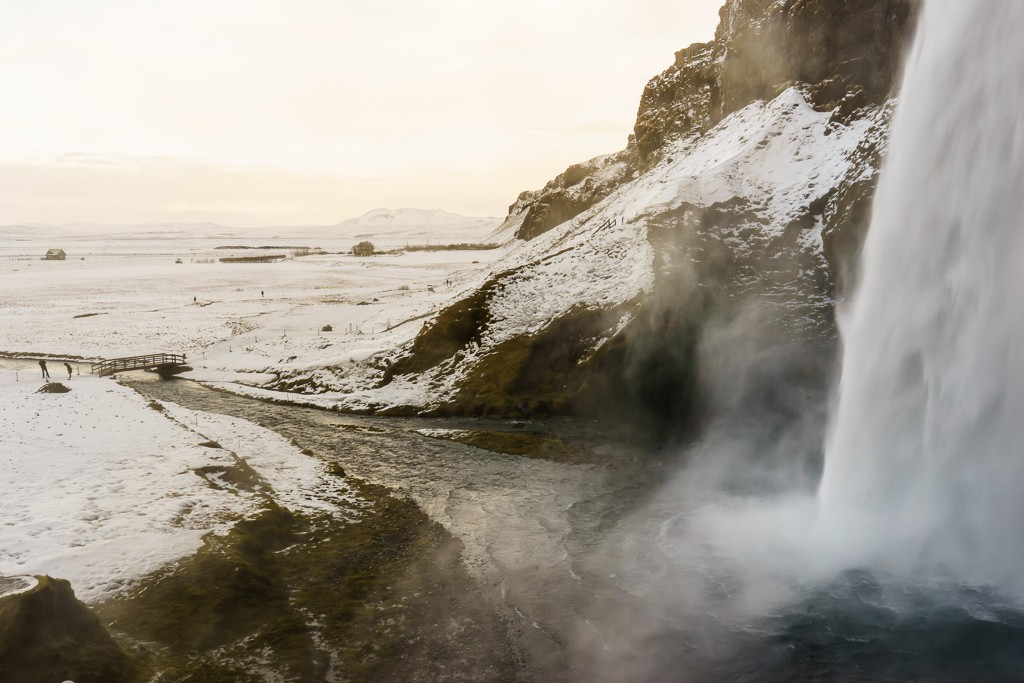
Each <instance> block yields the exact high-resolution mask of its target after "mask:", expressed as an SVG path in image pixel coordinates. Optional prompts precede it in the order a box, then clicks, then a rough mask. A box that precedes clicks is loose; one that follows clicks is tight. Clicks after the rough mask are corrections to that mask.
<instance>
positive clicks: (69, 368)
mask: <svg viewBox="0 0 1024 683" xmlns="http://www.w3.org/2000/svg"><path fill="white" fill-rule="evenodd" d="M64 367H66V368H67V369H68V379H71V363H64Z"/></svg>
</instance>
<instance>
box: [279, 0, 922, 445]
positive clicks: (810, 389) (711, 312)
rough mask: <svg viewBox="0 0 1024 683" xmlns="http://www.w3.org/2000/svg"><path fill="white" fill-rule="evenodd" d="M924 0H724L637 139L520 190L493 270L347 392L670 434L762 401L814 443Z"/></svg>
mask: <svg viewBox="0 0 1024 683" xmlns="http://www.w3.org/2000/svg"><path fill="white" fill-rule="evenodd" d="M914 7H915V5H914V3H913V2H911V1H910V0H862V1H861V2H840V1H838V0H804V1H783V0H778V1H774V2H768V1H766V0H730V2H728V3H727V4H726V6H725V7H724V8H723V9H722V12H721V16H722V24H721V25H720V27H719V29H718V32H717V34H716V39H715V41H713V42H711V43H707V44H700V45H694V46H691V47H690V48H687V49H686V50H683V51H682V52H680V53H679V54H678V55H677V58H676V62H675V64H673V66H672V67H670V68H669V69H668V70H667V71H665V72H664V73H662V74H660V75H658V76H656V77H655V78H654V79H653V80H652V81H651V82H650V83H649V84H648V86H647V89H646V90H645V92H644V96H643V101H642V103H641V106H640V112H639V115H638V118H637V126H636V135H635V138H634V139H633V140H632V141H631V143H630V145H629V146H628V147H627V148H626V149H625V150H623V151H622V152H619V153H617V154H613V155H608V156H605V157H598V158H597V159H593V160H591V161H589V162H586V163H583V164H578V165H575V166H573V167H571V168H570V169H569V170H567V171H566V172H565V173H563V174H562V175H560V176H559V177H558V178H556V179H554V180H553V181H551V182H550V183H548V185H546V186H545V187H544V188H543V189H541V190H538V191H536V192H527V193H523V194H522V195H520V197H519V199H518V200H517V201H516V203H515V204H513V206H512V208H511V212H510V215H509V218H508V219H507V221H506V224H505V226H504V227H503V228H501V229H500V230H503V231H511V230H513V229H514V230H516V231H517V234H518V237H519V238H520V240H519V241H517V242H515V248H514V249H512V250H511V251H510V252H509V254H508V255H507V256H505V257H504V258H503V259H502V260H501V261H499V262H498V263H497V264H496V265H495V267H494V270H493V272H492V276H491V278H490V279H489V280H488V282H487V284H486V285H485V286H484V287H483V288H481V289H480V290H479V291H477V292H476V293H475V294H473V295H472V296H469V297H465V298H463V299H462V300H460V301H456V302H453V303H452V304H451V305H450V306H448V307H447V308H445V309H444V310H442V311H441V312H440V313H439V314H438V315H437V316H435V317H434V318H433V319H431V320H428V321H427V322H426V323H425V324H424V327H423V330H422V331H421V332H420V335H419V336H418V337H417V339H416V340H415V341H414V342H412V343H411V344H409V345H408V346H406V347H404V348H401V349H396V350H395V351H394V352H393V353H391V354H387V355H384V356H380V357H377V358H375V359H374V360H373V362H372V364H371V365H369V366H368V367H367V368H364V370H365V373H366V374H365V376H364V379H365V381H366V382H367V383H373V384H374V385H375V386H374V387H373V388H371V389H368V390H366V391H362V392H361V393H360V396H359V399H358V400H356V399H354V398H353V399H352V400H351V402H349V401H348V399H347V398H344V397H343V398H341V399H340V401H339V403H340V405H341V406H342V407H345V406H348V405H351V406H352V407H353V408H357V409H366V408H367V407H369V408H371V409H376V410H383V411H400V412H411V413H418V412H425V413H434V414H445V413H457V414H466V413H469V414H483V415H494V416H521V415H534V414H545V413H576V414H586V415H597V416H608V417H609V418H612V419H613V420H615V421H619V422H630V423H632V424H634V425H636V426H638V427H640V428H641V429H646V430H648V431H649V432H650V433H652V434H656V435H662V436H669V435H671V434H672V433H679V432H680V431H686V430H692V429H698V430H701V431H703V432H707V431H708V430H714V429H721V430H723V433H729V432H730V430H732V431H736V430H742V429H744V428H745V427H744V425H746V424H749V423H751V422H752V421H751V420H750V419H749V418H750V416H751V415H753V414H755V413H757V414H758V415H759V418H758V420H757V423H758V424H759V425H762V426H765V425H767V426H768V427H767V431H768V433H766V434H764V435H763V438H764V440H765V443H766V444H767V445H766V446H765V447H764V448H765V450H766V451H770V450H771V447H772V446H771V444H777V445H778V447H779V448H780V449H783V450H788V451H793V450H794V449H797V450H798V447H797V446H796V445H794V444H792V443H789V442H786V438H788V437H785V436H784V435H786V434H791V433H794V432H793V429H794V425H797V427H796V431H798V432H801V433H806V434H810V435H811V436H810V437H808V439H807V441H806V443H805V444H804V446H806V447H807V450H808V452H809V453H810V452H812V451H817V450H820V443H821V439H820V436H821V435H820V425H821V423H822V421H823V419H822V418H823V416H824V406H825V404H826V401H825V396H826V395H827V389H828V383H829V381H830V368H831V367H832V362H833V360H834V353H835V349H836V344H835V340H836V332H835V323H834V319H833V317H834V302H835V300H836V297H837V283H838V286H839V287H844V286H846V285H847V284H848V283H849V282H852V280H853V278H854V272H853V266H854V265H855V262H856V258H855V257H856V252H857V250H858V248H859V244H860V240H861V238H862V236H863V234H864V231H865V229H866V226H867V219H868V217H869V214H870V211H869V207H870V200H871V196H872V193H873V189H874V184H875V180H876V176H877V173H878V168H879V164H880V162H881V158H882V156H883V155H884V151H885V146H886V142H887V131H888V122H889V118H890V115H891V112H892V106H893V105H892V101H891V100H890V99H889V94H890V93H891V92H893V91H894V86H895V84H896V79H897V77H898V73H897V71H898V69H897V64H898V63H899V61H900V54H901V51H902V49H903V47H904V46H905V45H906V44H908V40H909V37H910V35H909V34H910V32H911V28H912V26H911V24H912V19H913V14H914ZM859 41H863V43H862V44H861V43H860V42H859ZM318 372H319V371H318ZM311 377H312V375H311ZM282 380H283V381H286V382H287V383H288V385H289V386H302V385H303V382H306V379H304V378H303V377H285V378H282ZM306 384H307V388H309V387H310V386H312V385H313V382H312V380H309V382H306ZM394 396H405V397H411V398H410V399H408V400H407V402H403V403H402V404H401V405H399V404H396V403H395V401H394V400H393V399H392V398H389V397H394ZM711 416H714V418H713V420H712V417H711ZM712 421H713V422H714V423H715V425H718V426H717V427H716V426H714V425H712V424H711V422H712ZM803 421H807V422H808V425H807V426H806V428H804V426H802V422H803ZM816 429H817V430H819V431H818V432H816V431H815V430H816Z"/></svg>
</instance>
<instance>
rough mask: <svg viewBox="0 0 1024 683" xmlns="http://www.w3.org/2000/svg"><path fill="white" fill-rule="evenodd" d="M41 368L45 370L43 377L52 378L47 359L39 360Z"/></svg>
mask: <svg viewBox="0 0 1024 683" xmlns="http://www.w3.org/2000/svg"><path fill="white" fill-rule="evenodd" d="M39 369H40V370H42V371H43V379H50V371H49V370H47V369H46V361H45V360H40V361H39Z"/></svg>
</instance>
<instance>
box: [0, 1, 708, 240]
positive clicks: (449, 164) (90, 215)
mask: <svg viewBox="0 0 1024 683" xmlns="http://www.w3.org/2000/svg"><path fill="white" fill-rule="evenodd" d="M722 2H723V0H557V2H552V1H551V0H487V1H481V0H433V1H432V2H422V0H288V1H285V0H174V1H173V2H170V1H168V0H90V1H89V2H82V1H81V0H33V1H32V2H24V0H0V19H2V21H0V92H3V93H4V102H3V106H0V225H11V224H15V223H49V224H61V223H70V222H92V223H120V224H132V223H184V222H201V221H208V222H214V223H221V224H226V225H235V226H250V225H252V226H255V225H329V224H333V223H337V222H339V221H341V220H344V219H346V218H352V217H355V216H358V215H361V214H362V213H364V212H366V211H368V210H371V209H374V208H377V207H384V206H387V207H391V208H400V207H417V208H443V209H446V210H449V211H453V212H456V213H462V214H466V215H473V216H503V215H505V213H506V211H507V208H508V205H509V204H511V203H512V202H513V201H514V200H515V198H516V196H517V195H518V194H519V193H520V192H521V191H523V190H528V189H536V188H539V187H541V186H543V184H544V183H545V182H547V181H548V180H550V179H551V178H553V177H554V176H555V175H557V174H558V173H560V172H561V171H563V170H564V169H565V168H566V167H567V166H569V165H570V164H572V163H576V162H579V161H584V160H586V159H589V158H591V157H594V156H597V155H599V154H606V153H610V152H614V151H617V150H619V149H621V148H623V147H624V146H625V144H626V139H627V136H628V134H629V133H630V132H631V131H632V127H633V122H634V119H635V116H636V109H637V105H638V104H639V101H640V95H641V93H642V91H643V87H644V85H645V84H646V83H647V81H648V80H649V79H650V78H651V77H652V76H654V75H655V74H657V73H659V72H660V71H662V70H664V69H665V68H666V67H668V66H669V65H670V64H671V63H672V61H673V58H674V57H673V53H674V52H675V51H677V50H680V49H682V48H684V47H686V46H687V45H689V44H691V43H693V42H703V41H707V40H710V39H711V38H712V36H713V33H714V29H715V26H716V25H717V20H718V7H719V6H720V5H721V4H722Z"/></svg>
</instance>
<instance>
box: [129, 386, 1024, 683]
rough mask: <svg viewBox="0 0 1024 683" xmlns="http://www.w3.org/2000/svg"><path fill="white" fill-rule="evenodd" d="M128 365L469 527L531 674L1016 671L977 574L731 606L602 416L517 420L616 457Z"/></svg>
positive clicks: (484, 424) (955, 675) (862, 578)
mask: <svg viewBox="0 0 1024 683" xmlns="http://www.w3.org/2000/svg"><path fill="white" fill-rule="evenodd" d="M132 381H133V386H135V387H136V388H137V389H138V390H139V391H141V392H142V393H144V394H145V395H147V396H150V397H152V398H158V399H161V400H166V401H172V402H175V403H179V404H181V405H184V406H186V407H189V408H193V409H198V410H206V411H211V412H218V413H224V414H228V415H232V416H235V417H240V418H244V419H248V420H251V421H253V422H255V423H258V424H260V425H263V426H265V427H268V428H270V429H273V430H275V431H277V432H279V433H280V434H282V435H283V436H285V437H287V438H290V439H292V440H293V441H295V443H297V444H298V445H300V446H301V447H304V448H309V449H310V450H312V451H313V452H314V453H315V454H316V455H317V456H318V457H322V458H325V459H328V460H332V461H336V462H338V463H340V464H341V465H342V466H343V467H344V468H345V470H346V471H347V472H348V473H349V474H350V475H354V476H357V477H359V478H361V479H365V480H368V481H372V482H375V483H379V484H382V485H385V486H387V487H388V488H389V489H391V490H393V491H395V492H396V493H398V494H399V495H405V496H408V497H410V498H412V499H413V500H415V501H416V502H417V503H418V504H419V505H420V507H421V508H422V509H423V510H424V511H425V512H427V513H428V514H429V515H430V516H431V517H432V518H433V519H435V520H436V521H438V522H439V523H441V524H442V525H443V526H444V527H445V528H446V529H447V530H448V531H449V532H450V533H451V534H452V535H454V536H455V537H456V538H458V539H459V540H460V541H461V542H462V544H463V548H464V550H463V560H464V562H465V564H466V566H467V567H468V569H469V571H470V573H471V574H472V576H473V577H474V578H475V579H476V581H477V582H478V583H479V586H480V588H481V595H482V596H483V599H485V600H487V601H488V603H489V604H491V606H492V607H493V609H494V610H495V611H497V612H498V613H499V614H500V615H501V616H502V618H503V620H504V621H505V623H506V624H507V625H508V637H509V640H510V642H511V643H513V645H514V646H515V647H516V648H517V649H518V650H519V651H521V652H522V653H523V655H524V657H525V659H526V660H527V663H528V671H529V672H530V676H531V677H532V679H533V680H537V681H716V680H728V681H788V680H798V681H799V680H813V681H847V680H851V681H1017V680H1024V614H1022V613H1021V612H1020V611H1017V610H1015V609H1012V608H1010V607H1007V606H1006V601H1005V600H1003V599H1002V598H1001V597H1000V596H998V595H996V594H994V593H991V592H988V591H984V590H977V589H972V588H968V587H962V586H956V585H953V584H950V585H946V586H935V585H914V586H911V585H906V584H903V585H900V584H899V583H896V582H893V581H889V580H887V579H886V577H884V576H876V575H875V574H872V573H871V572H869V571H848V572H845V573H843V574H842V575H840V576H838V577H836V578H835V579H834V580H833V581H831V582H827V583H824V584H818V585H801V586H794V587H792V591H791V593H790V594H789V597H788V598H787V599H786V600H784V601H783V602H781V603H778V602H776V603H775V604H773V606H772V607H771V608H769V609H766V610H763V611H761V612H758V611H754V612H750V611H737V610H735V609H734V608H733V605H732V603H733V602H734V601H735V595H736V593H737V591H736V590H735V585H734V583H732V582H733V581H734V580H735V579H734V578H730V576H729V572H728V571H727V570H723V569H722V568H721V567H716V566H715V565H714V563H712V562H710V561H709V562H707V563H704V562H703V560H701V559H700V558H699V557H698V558H697V560H694V559H693V558H692V557H691V558H690V560H689V561H688V562H685V563H681V562H680V561H679V558H678V557H677V556H676V555H673V554H671V553H669V552H668V551H667V550H666V548H665V547H664V546H665V543H664V539H663V538H661V537H660V536H659V533H661V530H663V529H664V528H665V522H666V520H668V519H670V518H672V517H673V516H674V515H678V514H679V510H680V509H684V507H685V506H684V505H683V504H682V502H678V501H673V500H672V499H671V498H668V499H666V498H665V497H664V496H659V495H658V492H659V490H661V487H660V485H661V483H663V482H664V481H665V480H667V479H668V478H669V477H668V473H667V472H665V471H664V470H662V469H660V468H659V467H658V466H656V465H652V464H651V459H650V458H649V457H645V456H644V455H643V454H638V453H634V452H630V451H629V450H627V449H626V448H624V447H622V446H619V445H614V444H611V443H606V442H605V441H604V440H603V439H602V438H601V437H600V435H599V434H596V432H597V427H596V426H595V425H594V424H591V423H581V422H574V421H571V420H553V421H545V422H541V423H528V424H527V425H525V427H524V426H523V425H519V428H525V429H528V430H534V431H537V432H540V433H543V434H546V435H551V436H558V437H559V438H563V439H567V440H573V439H575V440H578V441H580V442H583V443H585V444H587V445H588V447H590V448H594V449H596V450H598V451H599V452H600V453H601V454H602V456H603V457H605V458H607V460H608V462H609V463H610V464H609V465H607V466H597V465H569V464H560V463H554V462H548V461H544V460H535V459H528V458H522V457H516V456H508V455H501V454H495V453H490V452H487V451H481V450H479V449H475V448H471V447H468V446H462V445H460V444H457V443H453V442H449V441H442V440H438V439H430V438H426V437H423V436H421V435H419V434H416V433H414V432H413V430H415V429H422V428H438V427H441V428H453V429H486V430H495V429H515V428H516V427H515V426H513V425H512V424H510V423H504V422H492V421H486V420H433V419H429V420H427V419H406V418H377V417H360V416H349V415H341V414H336V413H332V412H329V411H323V410H315V409H308V408H298V407H292V406H282V405H274V404H268V403H264V402H259V401H255V400H251V399H247V398H244V397H239V396H235V395H232V394H227V393H223V392H216V391H212V390H209V389H206V388H203V387H200V386H197V385H195V384H193V383H190V382H186V381H180V380H175V381H169V382H159V381H144V380H138V381H136V380H132ZM595 435H596V436H595ZM677 503H678V504H677ZM698 555H699V553H698ZM695 575H696V576H697V577H698V578H697V579H696V580H695V579H694V577H695Z"/></svg>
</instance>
